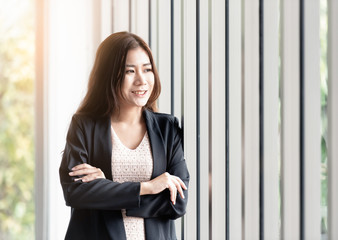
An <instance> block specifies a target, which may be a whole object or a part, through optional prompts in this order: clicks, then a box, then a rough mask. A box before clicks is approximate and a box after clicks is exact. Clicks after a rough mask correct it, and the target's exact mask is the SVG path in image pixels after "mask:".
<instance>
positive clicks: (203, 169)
mask: <svg viewBox="0 0 338 240" xmlns="http://www.w3.org/2000/svg"><path fill="white" fill-rule="evenodd" d="M199 13H200V35H199V38H200V59H199V61H200V146H202V147H201V149H200V159H201V161H200V176H199V177H200V196H199V197H200V209H199V211H200V226H201V228H200V229H199V231H200V233H199V234H200V238H199V239H201V240H203V239H208V238H209V161H208V159H209V116H208V113H209V97H210V96H209V94H208V93H209V81H208V78H209V68H208V65H209V50H208V44H209V41H208V37H209V36H208V31H209V26H208V24H209V15H208V1H200V11H199Z"/></svg>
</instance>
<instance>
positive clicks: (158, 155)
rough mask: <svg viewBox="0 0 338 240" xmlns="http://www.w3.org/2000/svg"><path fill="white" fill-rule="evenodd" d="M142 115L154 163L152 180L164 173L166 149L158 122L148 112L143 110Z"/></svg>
mask: <svg viewBox="0 0 338 240" xmlns="http://www.w3.org/2000/svg"><path fill="white" fill-rule="evenodd" d="M143 114H144V118H145V121H146V125H147V131H148V136H149V140H150V146H151V150H152V155H153V161H154V166H153V174H152V176H151V179H153V178H156V177H157V176H159V175H161V174H162V173H164V172H165V171H166V169H167V161H166V156H167V154H166V147H165V144H164V140H163V137H162V134H161V131H160V127H159V125H158V122H157V121H156V119H155V118H154V116H153V114H154V113H152V112H150V111H149V110H144V111H143Z"/></svg>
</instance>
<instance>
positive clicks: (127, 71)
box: [126, 69, 134, 73]
mask: <svg viewBox="0 0 338 240" xmlns="http://www.w3.org/2000/svg"><path fill="white" fill-rule="evenodd" d="M133 72H134V70H131V69H128V70H126V73H133Z"/></svg>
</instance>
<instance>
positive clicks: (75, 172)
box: [69, 163, 106, 182]
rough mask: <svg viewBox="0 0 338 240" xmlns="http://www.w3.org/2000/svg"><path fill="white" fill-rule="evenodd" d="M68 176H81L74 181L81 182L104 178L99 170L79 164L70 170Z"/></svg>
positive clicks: (85, 164)
mask: <svg viewBox="0 0 338 240" xmlns="http://www.w3.org/2000/svg"><path fill="white" fill-rule="evenodd" d="M69 175H70V176H83V177H80V178H76V179H75V180H74V181H79V180H82V181H83V182H90V181H93V180H94V179H97V178H106V177H105V175H104V173H103V172H102V171H101V169H100V168H96V167H93V166H91V165H89V164H87V163H83V164H79V165H77V166H75V167H73V168H72V172H70V173H69Z"/></svg>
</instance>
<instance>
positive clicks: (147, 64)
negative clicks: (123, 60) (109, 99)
mask: <svg viewBox="0 0 338 240" xmlns="http://www.w3.org/2000/svg"><path fill="white" fill-rule="evenodd" d="M142 66H144V67H145V66H151V63H145V64H143V65H142ZM126 67H136V65H134V64H126Z"/></svg>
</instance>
